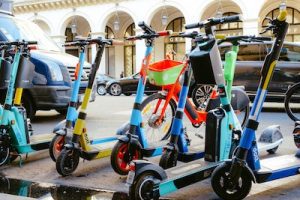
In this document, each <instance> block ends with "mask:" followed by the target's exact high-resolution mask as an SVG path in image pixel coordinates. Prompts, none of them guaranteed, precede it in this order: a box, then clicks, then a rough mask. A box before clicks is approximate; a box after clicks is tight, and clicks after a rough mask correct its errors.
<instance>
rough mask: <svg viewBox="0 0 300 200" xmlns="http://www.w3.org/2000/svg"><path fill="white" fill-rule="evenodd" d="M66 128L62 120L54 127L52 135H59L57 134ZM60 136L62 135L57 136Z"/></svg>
mask: <svg viewBox="0 0 300 200" xmlns="http://www.w3.org/2000/svg"><path fill="white" fill-rule="evenodd" d="M65 127H66V120H65V119H64V120H63V121H61V122H59V123H58V124H56V125H55V127H54V128H53V131H52V132H53V133H55V134H59V133H58V132H59V131H60V130H63V129H64V128H65ZM59 135H62V134H59Z"/></svg>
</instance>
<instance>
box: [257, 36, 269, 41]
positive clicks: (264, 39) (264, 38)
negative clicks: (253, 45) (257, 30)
mask: <svg viewBox="0 0 300 200" xmlns="http://www.w3.org/2000/svg"><path fill="white" fill-rule="evenodd" d="M253 39H255V40H261V41H271V40H272V38H271V37H255V38H253Z"/></svg>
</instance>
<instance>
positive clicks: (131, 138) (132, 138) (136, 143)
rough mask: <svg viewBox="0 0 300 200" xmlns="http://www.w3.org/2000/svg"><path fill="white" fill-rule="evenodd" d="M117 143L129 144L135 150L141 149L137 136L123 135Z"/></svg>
mask: <svg viewBox="0 0 300 200" xmlns="http://www.w3.org/2000/svg"><path fill="white" fill-rule="evenodd" d="M118 140H119V141H121V142H123V143H129V142H130V145H132V146H134V147H135V148H137V149H143V147H142V145H141V143H140V142H139V138H138V136H137V135H129V134H125V135H123V136H121V137H119V138H118Z"/></svg>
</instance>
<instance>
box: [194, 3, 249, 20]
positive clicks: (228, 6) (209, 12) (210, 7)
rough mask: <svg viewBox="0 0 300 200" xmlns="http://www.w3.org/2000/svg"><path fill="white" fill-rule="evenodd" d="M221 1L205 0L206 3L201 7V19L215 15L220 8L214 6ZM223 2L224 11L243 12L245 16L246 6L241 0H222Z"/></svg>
mask: <svg viewBox="0 0 300 200" xmlns="http://www.w3.org/2000/svg"><path fill="white" fill-rule="evenodd" d="M218 3H219V1H213V2H210V1H205V4H204V5H203V4H202V5H201V7H199V10H200V13H199V19H201V20H203V19H207V18H209V17H213V16H214V15H215V13H216V11H217V9H218V8H216V7H214V5H216V4H218ZM221 3H222V4H224V6H223V12H224V13H225V12H237V13H240V14H242V15H243V16H244V15H245V14H246V13H247V10H246V6H244V4H243V3H242V2H241V1H240V0H221ZM233 7H234V9H233ZM244 17H245V18H246V16H244Z"/></svg>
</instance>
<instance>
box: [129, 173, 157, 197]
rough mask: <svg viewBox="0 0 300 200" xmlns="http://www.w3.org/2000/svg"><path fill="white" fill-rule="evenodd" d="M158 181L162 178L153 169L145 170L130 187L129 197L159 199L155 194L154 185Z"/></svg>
mask: <svg viewBox="0 0 300 200" xmlns="http://www.w3.org/2000/svg"><path fill="white" fill-rule="evenodd" d="M156 181H161V179H160V178H159V177H158V176H156V175H155V174H154V172H153V171H145V172H144V173H142V174H141V175H140V176H138V177H137V178H136V179H135V180H134V183H133V184H132V185H131V187H130V188H129V199H135V200H150V199H159V196H157V197H156V196H155V195H154V194H153V187H154V184H155V182H156Z"/></svg>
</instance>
